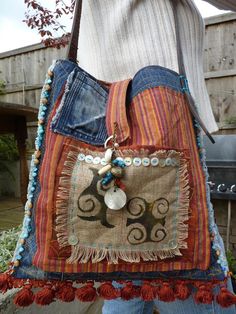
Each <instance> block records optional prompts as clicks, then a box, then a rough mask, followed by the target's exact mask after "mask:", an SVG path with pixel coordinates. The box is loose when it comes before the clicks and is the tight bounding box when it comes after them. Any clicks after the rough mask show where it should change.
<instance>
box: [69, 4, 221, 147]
mask: <svg viewBox="0 0 236 314" xmlns="http://www.w3.org/2000/svg"><path fill="white" fill-rule="evenodd" d="M170 1H171V5H172V8H173V14H174V21H175V32H176V43H177V56H178V64H179V73H180V74H181V76H182V77H184V78H185V79H184V80H183V82H184V84H185V85H186V71H185V66H184V59H183V53H182V47H181V38H180V31H179V26H180V23H179V19H178V15H177V6H178V3H179V1H177V0H170ZM81 12H82V0H75V11H74V19H73V25H72V31H71V40H70V43H69V47H68V52H67V59H68V60H70V61H73V62H75V63H76V60H77V50H78V39H79V30H80V20H81ZM183 87H184V88H185V91H186V92H185V95H186V97H187V100H188V104H189V109H190V111H191V113H192V115H193V116H194V118H195V119H196V121H197V122H198V123H199V125H200V127H201V128H202V129H203V131H204V132H205V133H206V135H207V136H208V137H209V139H210V141H211V142H212V143H215V141H214V139H213V137H212V136H211V135H210V133H209V132H208V131H207V129H206V127H205V125H204V123H203V121H202V120H201V118H200V117H199V114H198V112H197V110H196V105H195V101H194V99H193V97H192V96H191V94H190V92H189V90H188V87H187V89H186V86H183Z"/></svg>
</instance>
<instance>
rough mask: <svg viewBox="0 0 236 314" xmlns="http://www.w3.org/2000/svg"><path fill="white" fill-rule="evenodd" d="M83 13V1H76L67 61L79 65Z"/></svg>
mask: <svg viewBox="0 0 236 314" xmlns="http://www.w3.org/2000/svg"><path fill="white" fill-rule="evenodd" d="M81 12H82V0H75V9H74V18H73V24H72V30H71V38H70V43H69V46H68V49H67V59H68V60H70V61H72V62H75V63H77V50H78V40H79V31H80V20H81Z"/></svg>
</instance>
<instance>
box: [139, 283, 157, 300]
mask: <svg viewBox="0 0 236 314" xmlns="http://www.w3.org/2000/svg"><path fill="white" fill-rule="evenodd" d="M140 296H141V298H142V299H143V300H144V301H153V300H154V299H155V298H156V287H153V286H152V285H151V284H150V282H149V281H146V280H144V281H143V285H142V287H141V291H140Z"/></svg>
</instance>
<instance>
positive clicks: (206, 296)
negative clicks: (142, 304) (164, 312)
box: [0, 273, 236, 308]
mask: <svg viewBox="0 0 236 314" xmlns="http://www.w3.org/2000/svg"><path fill="white" fill-rule="evenodd" d="M226 282H227V281H226V280H225V282H219V281H212V282H205V281H191V280H174V279H170V280H162V279H158V280H143V282H142V285H141V286H136V285H134V284H133V282H132V281H120V282H119V283H121V284H122V287H121V288H115V287H114V286H113V285H112V282H111V281H105V282H98V283H96V287H95V286H94V285H95V282H94V281H79V280H78V281H75V282H72V281H56V280H52V281H44V280H34V279H17V278H13V277H11V274H10V273H3V274H0V291H1V292H2V293H5V292H6V291H7V290H10V289H12V288H21V290H19V291H18V292H17V293H16V295H15V297H14V303H15V304H16V305H17V306H19V307H26V306H29V305H31V304H32V303H33V302H35V303H36V304H38V305H40V306H43V305H49V304H50V303H52V302H54V301H55V300H61V301H63V302H72V301H74V300H75V299H77V300H79V301H82V302H93V301H95V300H96V299H97V297H100V298H103V299H104V300H113V299H116V298H122V299H123V300H131V299H133V298H141V299H142V300H144V301H152V300H155V299H158V300H160V301H163V302H172V301H175V300H182V301H183V300H186V299H188V297H189V296H190V295H191V294H193V297H194V300H195V302H196V303H202V304H210V303H212V301H214V300H216V302H217V303H218V304H219V305H220V306H222V307H224V308H226V307H229V306H232V305H235V304H236V296H235V295H234V294H233V293H231V292H230V291H228V290H227V287H226ZM97 285H98V286H97ZM216 286H220V287H221V288H220V292H219V293H218V295H214V294H213V288H214V287H216ZM33 288H34V289H36V292H35V293H34V292H33V291H32V289H33Z"/></svg>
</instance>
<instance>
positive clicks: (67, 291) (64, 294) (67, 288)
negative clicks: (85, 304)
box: [56, 282, 76, 302]
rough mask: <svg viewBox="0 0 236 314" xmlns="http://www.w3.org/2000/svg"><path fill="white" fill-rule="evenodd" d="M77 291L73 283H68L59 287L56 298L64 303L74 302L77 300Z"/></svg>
mask: <svg viewBox="0 0 236 314" xmlns="http://www.w3.org/2000/svg"><path fill="white" fill-rule="evenodd" d="M75 290H76V288H75V287H73V283H72V282H66V283H64V284H62V285H60V286H59V289H58V291H57V293H56V298H57V299H59V300H61V301H63V302H72V301H74V299H75Z"/></svg>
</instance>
